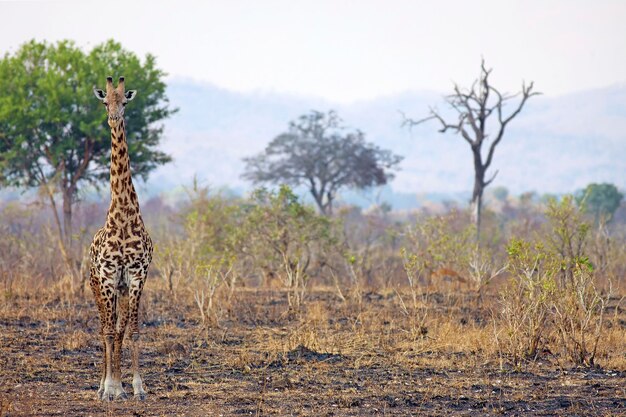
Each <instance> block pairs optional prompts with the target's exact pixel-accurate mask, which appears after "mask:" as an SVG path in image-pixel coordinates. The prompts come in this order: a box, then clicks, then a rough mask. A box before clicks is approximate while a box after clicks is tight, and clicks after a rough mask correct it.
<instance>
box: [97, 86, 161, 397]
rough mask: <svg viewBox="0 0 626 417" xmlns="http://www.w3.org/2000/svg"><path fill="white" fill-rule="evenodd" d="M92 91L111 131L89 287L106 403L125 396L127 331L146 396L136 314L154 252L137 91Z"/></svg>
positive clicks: (139, 393) (139, 390) (136, 385)
mask: <svg viewBox="0 0 626 417" xmlns="http://www.w3.org/2000/svg"><path fill="white" fill-rule="evenodd" d="M94 92H95V94H96V97H98V98H99V99H100V100H101V101H102V102H103V103H104V104H105V105H106V107H107V114H108V123H109V126H110V127H111V171H110V174H111V204H110V206H109V211H108V213H107V218H106V223H105V225H104V227H103V228H101V229H100V230H98V232H96V234H95V236H94V238H93V241H92V244H91V247H90V250H89V255H90V259H91V266H90V273H91V278H90V285H91V290H92V292H93V294H94V298H95V299H96V304H97V306H98V310H99V313H100V324H101V337H102V342H103V346H104V349H103V350H104V360H103V367H102V379H101V381H100V389H99V391H98V393H99V395H100V397H101V398H102V399H105V400H111V399H113V398H125V396H126V394H125V392H124V390H123V388H122V383H121V369H120V368H121V349H122V343H123V340H124V335H125V333H126V331H127V330H128V333H129V334H130V335H131V336H132V337H131V350H132V352H131V356H132V366H133V374H134V375H133V390H134V393H135V396H136V397H138V398H140V399H143V398H144V397H145V392H144V390H143V386H142V380H141V377H140V376H139V363H138V343H137V339H138V334H139V324H138V310H139V302H140V298H141V292H142V289H143V286H144V283H145V281H146V276H147V274H148V267H149V266H150V262H151V261H152V251H153V247H152V240H151V239H150V236H149V235H148V232H147V231H146V228H145V226H144V223H143V219H142V217H141V213H140V211H139V203H138V200H137V193H136V192H135V188H134V186H133V182H132V178H131V172H130V160H129V157H128V144H127V143H126V129H125V123H124V117H123V116H124V106H125V105H126V103H127V102H128V101H130V100H132V98H133V97H134V92H128V93H127V92H125V91H124V81H123V78H120V83H119V84H118V87H117V88H113V85H112V80H111V79H110V78H108V79H107V91H106V94H105V93H104V92H103V91H102V90H94ZM131 93H132V94H131ZM127 327H128V329H127Z"/></svg>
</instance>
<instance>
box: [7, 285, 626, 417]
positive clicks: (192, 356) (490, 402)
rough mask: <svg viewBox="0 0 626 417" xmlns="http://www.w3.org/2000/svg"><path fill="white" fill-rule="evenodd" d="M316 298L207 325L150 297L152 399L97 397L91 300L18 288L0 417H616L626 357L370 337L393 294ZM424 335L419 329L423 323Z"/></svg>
mask: <svg viewBox="0 0 626 417" xmlns="http://www.w3.org/2000/svg"><path fill="white" fill-rule="evenodd" d="M312 299H314V300H315V302H314V303H313V302H309V303H310V304H312V305H313V306H314V308H313V307H311V309H312V311H313V313H311V314H308V315H307V316H306V317H307V318H306V319H303V318H294V317H290V316H289V315H287V314H285V313H284V312H285V304H284V297H282V294H280V293H276V292H270V293H268V294H264V295H263V294H260V293H259V292H252V291H248V292H246V293H242V294H241V295H240V296H239V301H238V302H237V303H234V304H232V305H230V306H229V308H228V309H226V310H225V312H223V314H222V316H221V317H220V320H219V326H218V327H215V326H213V327H210V328H208V329H205V328H204V327H203V326H202V325H201V323H199V321H198V316H199V315H198V314H197V311H196V310H194V306H193V305H185V303H183V302H180V301H176V300H168V299H167V298H166V297H164V296H163V295H159V294H152V295H149V296H148V297H147V300H148V301H146V306H145V310H146V311H145V314H144V320H143V321H144V327H143V330H142V331H143V336H142V337H143V345H144V348H143V352H142V356H141V363H142V370H143V377H144V381H145V384H146V390H147V391H148V398H147V400H146V401H144V402H136V401H134V400H132V399H130V400H128V401H125V402H119V401H118V402H112V403H104V402H101V401H98V400H97V399H96V391H97V388H98V378H99V369H100V368H99V363H100V360H101V350H100V349H101V348H100V345H99V338H98V336H97V329H98V321H97V318H96V311H95V309H94V307H93V304H92V303H91V302H90V300H89V299H88V298H85V299H84V300H83V301H81V302H78V303H64V302H62V301H60V300H49V301H42V300H37V299H23V298H19V297H16V298H15V299H13V300H12V301H11V302H10V303H8V304H7V305H6V306H5V308H4V309H3V310H0V416H1V417H4V416H205V415H215V416H217V415H224V416H237V415H277V416H291V415H307V416H369V415H394V416H401V415H425V416H428V415H433V416H434V415H446V416H469V415H493V416H496V415H498V416H500V415H501V416H522V415H536V416H566V415H567V416H569V415H572V416H611V415H612V416H618V415H626V372H624V370H623V369H622V370H611V369H606V368H604V369H602V368H597V369H571V368H567V367H566V366H563V364H562V363H561V362H560V361H557V360H555V359H550V357H549V355H546V357H545V358H543V359H540V360H538V361H537V362H536V363H534V364H532V365H530V366H528V367H525V370H524V371H515V370H512V369H510V368H507V367H506V366H502V361H501V359H500V358H498V357H497V356H494V355H493V354H488V353H486V352H484V351H482V352H481V349H479V348H477V349H475V350H474V349H468V348H459V349H456V350H455V349H454V346H452V347H451V348H450V347H447V348H437V347H436V346H441V344H439V345H437V344H435V343H434V342H429V343H430V344H425V345H424V346H427V347H428V348H427V349H416V348H412V347H411V345H412V344H419V343H420V342H419V341H418V342H414V343H413V342H410V341H409V343H408V344H407V343H401V340H400V339H394V338H393V337H391V336H389V337H382V336H381V337H380V339H377V341H376V342H371V341H370V340H368V339H376V337H377V334H380V335H383V334H385V332H387V330H389V329H391V330H392V333H396V332H397V333H403V332H405V331H404V330H403V329H402V327H401V326H400V325H398V324H397V323H396V324H394V323H395V322H393V320H394V319H393V317H396V316H397V315H396V313H395V311H396V310H397V308H396V304H394V303H393V302H392V301H389V297H382V296H376V297H369V298H367V297H365V301H364V302H363V303H365V304H363V305H359V306H356V307H351V308H343V307H337V306H338V305H339V300H338V299H336V298H334V297H333V296H332V295H329V294H322V293H320V294H317V295H316V294H314V295H313V296H312ZM144 301H145V300H144ZM364 306H365V307H364ZM364 308H365V309H368V311H369V310H371V311H372V314H371V316H372V317H374V316H375V317H382V318H381V321H380V326H381V327H380V328H378V329H376V328H374V327H372V328H369V329H367V330H363V329H361V330H359V326H365V324H364V323H365V321H366V319H364V317H366V316H367V314H365V313H364V312H363V311H364V310H363V309H364ZM385 309H393V311H394V313H393V314H391V313H389V314H388V313H385V311H386V310H385ZM459 311H463V309H461V310H459ZM459 314H463V313H459ZM474 316H476V314H474ZM478 316H480V314H478ZM455 320H456V318H455ZM459 320H460V321H461V323H463V326H466V325H465V323H467V321H468V320H469V321H470V322H477V323H478V324H471V323H470V324H471V325H467V326H466V327H467V331H468V332H470V331H473V330H472V329H475V328H476V326H479V327H480V326H481V324H480V319H479V317H478V318H476V317H474V319H472V315H471V314H470V315H468V318H466V317H461V318H460V319H459ZM372 323H373V322H372ZM483 326H488V324H484V325H483ZM459 328H460V329H463V327H459ZM421 333H422V336H423V337H424V338H426V340H427V339H428V337H430V336H428V335H429V334H431V333H432V331H431V333H428V332H427V331H422V332H421ZM355 334H360V337H356V336H355ZM424 334H425V336H424ZM433 339H434V338H433ZM394 340H395V341H396V342H398V343H397V344H394V343H393V341H394ZM403 340H404V341H405V342H406V340H405V339H403ZM322 346H326V347H325V348H323V347H322ZM333 346H334V347H333ZM407 346H408V347H407ZM622 354H623V353H622ZM124 355H125V356H124V365H125V366H126V367H127V368H128V367H129V366H130V359H129V356H128V352H126V351H125V352H124ZM127 368H126V369H124V370H123V375H124V384H125V388H126V391H127V392H128V393H129V394H130V393H132V387H131V386H130V380H131V376H130V372H129V370H128V369H127Z"/></svg>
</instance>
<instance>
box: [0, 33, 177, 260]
mask: <svg viewBox="0 0 626 417" xmlns="http://www.w3.org/2000/svg"><path fill="white" fill-rule="evenodd" d="M113 74H118V75H124V76H125V77H126V79H127V80H128V83H129V86H130V87H132V88H133V89H135V90H138V91H139V94H138V95H137V98H136V99H135V100H134V101H133V105H132V106H128V109H127V110H126V115H125V117H126V120H127V124H126V126H127V140H128V146H129V154H130V158H131V161H132V169H133V174H134V175H135V176H139V177H141V178H143V179H144V180H145V179H146V178H147V177H148V175H149V173H150V172H151V171H152V170H153V169H155V168H156V167H157V166H159V165H161V164H164V163H166V162H168V161H170V157H169V156H168V155H166V154H164V153H163V152H160V151H158V150H157V149H156V147H157V145H158V144H159V141H160V139H161V136H162V133H163V126H162V125H160V124H159V123H158V122H160V121H161V120H163V119H164V118H166V117H168V116H169V115H171V114H172V113H173V112H175V111H176V109H173V108H171V107H170V106H169V104H168V100H167V97H166V95H165V84H164V82H163V77H164V75H165V74H164V73H163V71H161V70H160V69H158V68H157V67H156V61H155V57H154V56H152V55H147V56H146V57H145V58H144V59H143V60H140V59H139V57H138V56H137V55H135V54H134V53H132V52H130V51H128V50H126V49H124V48H122V46H121V45H120V44H119V43H116V42H114V41H112V40H110V41H107V42H105V43H103V44H100V45H97V46H95V47H94V48H93V49H92V50H91V51H89V52H85V51H83V50H82V49H80V48H78V47H77V46H76V45H75V44H74V43H73V42H71V41H61V42H58V43H56V44H50V43H46V42H37V41H34V40H33V41H30V42H27V43H25V44H23V45H22V46H21V47H20V48H19V49H18V50H17V51H15V53H13V54H8V53H7V54H5V55H4V57H3V58H2V59H0V91H2V94H1V95H0V180H2V182H3V183H4V184H8V185H13V186H17V187H21V188H30V187H40V188H41V189H42V190H43V191H44V194H45V195H46V196H47V198H48V199H49V203H50V204H51V206H52V209H53V212H54V216H55V217H54V218H55V221H56V225H57V228H58V232H59V243H60V248H61V250H62V251H63V255H64V257H65V259H66V261H68V264H69V263H70V262H69V260H70V258H71V242H72V206H73V204H74V203H75V202H76V201H77V198H78V197H79V192H80V190H81V189H82V187H83V186H84V185H87V184H90V185H92V186H95V187H98V186H99V185H100V184H101V183H102V182H103V181H106V180H107V179H108V176H109V163H110V153H111V145H110V130H109V127H108V126H107V124H106V112H105V110H104V108H103V107H102V106H99V105H98V102H97V101H96V100H94V98H93V92H92V88H93V87H94V85H98V84H101V83H102V82H103V81H104V79H105V77H106V76H107V75H113ZM59 197H60V200H61V204H62V210H61V211H62V216H60V213H59V209H58V202H57V199H59ZM61 219H62V220H61Z"/></svg>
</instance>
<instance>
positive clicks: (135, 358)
mask: <svg viewBox="0 0 626 417" xmlns="http://www.w3.org/2000/svg"><path fill="white" fill-rule="evenodd" d="M144 281H145V275H143V276H138V277H133V279H132V280H131V282H130V288H129V307H130V309H129V332H130V349H131V362H132V371H133V393H134V395H135V399H137V400H140V401H143V400H145V399H146V391H145V390H144V388H143V380H142V379H141V375H140V374H139V317H138V316H139V301H140V299H141V291H142V289H143V283H144Z"/></svg>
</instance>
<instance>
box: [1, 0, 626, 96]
mask: <svg viewBox="0 0 626 417" xmlns="http://www.w3.org/2000/svg"><path fill="white" fill-rule="evenodd" d="M0 20H1V21H2V24H1V25H0V53H2V54H4V53H6V52H7V51H8V52H11V51H15V50H16V49H17V47H18V46H19V45H20V44H21V43H23V42H25V41H27V40H29V39H32V38H35V39H37V40H47V41H56V40H60V39H73V40H75V41H76V42H77V44H78V45H80V46H83V47H85V48H89V47H91V46H93V45H95V44H97V43H100V42H102V41H104V40H106V39H109V38H114V39H115V40H117V41H119V42H121V43H122V45H123V46H124V47H125V48H128V49H130V50H132V51H134V52H136V53H138V54H139V55H141V56H143V55H145V54H146V53H148V52H149V53H152V54H154V55H156V56H157V58H158V61H157V62H158V65H159V67H160V68H162V69H164V70H165V71H166V72H167V73H168V74H169V75H170V76H171V77H186V78H191V79H194V80H200V81H205V82H208V83H212V84H215V85H217V86H220V87H224V88H227V89H231V90H237V91H259V90H260V91H273V92H280V93H293V94H299V95H313V96H319V97H324V98H327V99H329V100H332V101H340V102H351V101H355V100H360V99H368V98H374V97H378V96H384V95H389V94H394V93H398V92H402V91H406V90H434V91H442V92H445V91H449V90H450V87H451V85H452V82H453V81H456V82H458V83H460V84H461V85H465V84H468V83H469V82H470V81H471V80H473V79H474V78H475V76H476V75H477V73H478V68H479V63H480V58H481V56H483V57H484V58H485V59H486V60H487V63H488V65H489V66H491V67H493V68H494V73H493V77H492V81H494V83H497V84H496V85H498V86H501V87H502V89H504V90H510V91H515V90H517V89H519V85H520V83H521V81H522V79H525V80H534V81H535V84H536V86H537V88H538V89H539V90H540V91H542V92H544V93H545V94H546V95H550V96H553V95H560V94H564V93H568V92H573V91H580V90H585V89H590V88H596V87H601V86H607V85H612V84H623V83H624V82H625V81H626V23H625V22H626V1H621V0H616V1H605V0H594V1H578V0H563V1H546V0H543V1H534V0H533V1H528V0H527V1H503V0H496V1H482V0H474V1H465V0H460V1H435V0H431V1H393V0H386V1H382V0H381V1H366V0H353V1H338V0H335V1H326V0H315V1H297V0H285V1H279V0H265V1H259V0H257V1H237V0H229V1H202V2H201V1H183V0H178V1H125V2H116V1H74V2H68V1H43V2H41V1H40V2H34V1H22V2H4V1H0Z"/></svg>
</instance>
